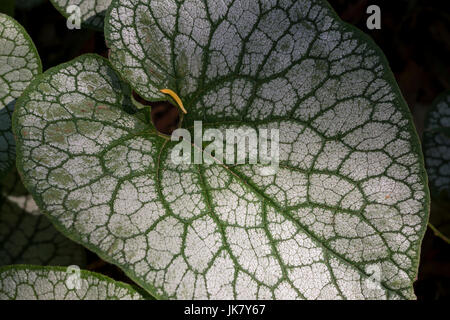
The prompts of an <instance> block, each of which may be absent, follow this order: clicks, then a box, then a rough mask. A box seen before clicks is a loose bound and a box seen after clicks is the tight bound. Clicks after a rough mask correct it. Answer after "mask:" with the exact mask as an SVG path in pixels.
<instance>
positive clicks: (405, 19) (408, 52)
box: [0, 0, 450, 300]
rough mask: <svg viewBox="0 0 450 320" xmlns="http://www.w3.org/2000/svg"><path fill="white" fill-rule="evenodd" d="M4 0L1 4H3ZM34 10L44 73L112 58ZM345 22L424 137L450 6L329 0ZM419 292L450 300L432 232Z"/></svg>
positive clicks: (440, 213)
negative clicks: (374, 16)
mask: <svg viewBox="0 0 450 320" xmlns="http://www.w3.org/2000/svg"><path fill="white" fill-rule="evenodd" d="M0 1H2V0H0ZM42 1H43V3H42V4H41V5H39V6H37V7H35V8H32V9H24V8H22V9H21V8H16V10H15V18H16V19H17V20H18V21H19V22H20V23H21V24H22V25H23V26H24V27H25V29H26V30H27V31H28V33H29V34H30V35H31V37H32V39H33V41H34V42H35V44H36V46H37V49H38V52H39V54H40V56H41V59H42V62H43V67H44V70H46V69H48V68H50V67H53V66H55V65H58V64H60V63H62V62H66V61H68V60H71V59H72V58H74V57H76V56H79V55H81V54H83V53H88V52H96V53H98V54H101V55H104V56H106V55H107V48H106V47H105V44H104V39H103V34H102V33H100V32H94V31H90V30H84V29H82V30H69V29H67V27H66V19H65V18H64V17H63V16H62V15H61V14H60V13H59V12H58V11H56V9H54V7H53V6H52V5H51V4H50V3H49V1H48V0H42ZM329 3H330V4H331V6H332V7H333V8H334V9H335V11H336V12H337V13H338V15H339V16H340V17H341V18H342V19H343V20H344V21H346V22H348V23H351V24H353V25H355V26H357V27H358V28H359V29H361V30H362V31H364V32H365V33H367V34H369V35H370V36H371V37H372V38H373V39H374V40H375V42H376V43H377V44H378V46H379V47H380V48H381V49H382V50H383V52H384V53H385V55H386V57H387V59H388V61H389V63H390V66H391V69H392V71H393V73H394V75H395V77H396V79H397V82H398V84H399V86H400V89H401V91H402V93H403V96H404V97H405V99H406V101H407V102H408V105H409V107H410V109H411V112H412V114H413V117H414V122H415V125H416V128H417V131H418V133H419V135H420V136H422V132H423V127H424V119H425V115H426V112H427V110H428V109H429V108H430V106H431V102H432V101H433V99H434V98H435V97H436V96H437V95H438V94H440V93H441V92H443V91H444V90H448V89H450V63H449V59H450V10H449V8H450V6H449V1H438V0H395V1H394V0H390V1H387V0H386V1H381V0H380V1H372V0H329ZM371 4H376V5H378V6H379V7H380V8H381V29H380V30H368V29H367V27H366V20H367V18H368V16H369V15H368V14H367V13H366V8H367V7H368V6H369V5H371ZM449 209H450V205H449V204H448V203H446V202H442V201H440V200H439V201H436V200H435V199H433V201H432V205H431V220H432V221H437V222H438V224H439V227H440V226H444V227H445V224H448V225H450V223H449V222H450V219H448V220H446V219H447V217H448V216H449ZM88 260H89V261H88V263H89V264H88V267H87V268H88V269H90V270H93V271H97V272H102V273H104V274H106V275H109V276H110V277H112V278H115V279H117V280H122V281H125V282H131V281H130V280H129V279H127V277H126V276H125V275H124V273H123V272H122V271H121V270H119V269H118V268H116V267H115V266H113V265H110V264H108V263H106V262H104V261H102V260H101V259H100V258H98V257H97V256H96V255H95V254H93V253H88ZM415 291H416V295H417V298H418V299H419V300H434V299H449V298H450V244H449V243H447V242H445V241H444V240H443V239H442V238H440V237H438V236H436V235H435V234H434V233H433V232H432V231H431V230H430V228H428V230H427V233H426V235H425V239H424V241H423V245H422V251H421V262H420V268H419V276H418V280H417V282H416V283H415Z"/></svg>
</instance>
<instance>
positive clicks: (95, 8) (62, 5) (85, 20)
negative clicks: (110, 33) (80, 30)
mask: <svg viewBox="0 0 450 320" xmlns="http://www.w3.org/2000/svg"><path fill="white" fill-rule="evenodd" d="M50 1H51V2H52V3H53V5H54V6H55V8H56V9H58V11H59V12H61V14H62V15H63V16H65V17H70V16H71V14H73V13H74V12H75V11H70V12H68V9H69V8H70V6H73V5H75V6H78V7H79V9H80V14H81V17H80V18H81V22H82V24H83V25H84V26H87V27H90V28H92V29H96V30H101V31H103V21H104V20H105V12H106V10H107V9H108V7H109V5H110V4H111V1H112V0H50Z"/></svg>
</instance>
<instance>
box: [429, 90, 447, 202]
mask: <svg viewBox="0 0 450 320" xmlns="http://www.w3.org/2000/svg"><path fill="white" fill-rule="evenodd" d="M423 152H424V155H425V161H426V166H427V173H428V179H429V183H430V189H431V191H432V192H433V194H435V195H436V196H437V195H439V194H440V193H441V192H447V194H449V193H448V192H449V190H450V91H449V92H445V93H443V94H441V95H440V96H439V97H437V98H436V99H435V100H434V101H433V105H432V107H431V109H430V111H429V112H428V117H427V120H426V124H425V131H424V134H423Z"/></svg>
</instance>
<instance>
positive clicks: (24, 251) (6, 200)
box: [0, 170, 86, 266]
mask: <svg viewBox="0 0 450 320" xmlns="http://www.w3.org/2000/svg"><path fill="white" fill-rule="evenodd" d="M0 243H1V246H0V265H8V264H37V265H60V266H68V265H72V264H75V265H78V266H84V265H85V263H86V252H85V249H84V248H83V247H82V246H80V245H78V244H75V243H74V242H72V241H71V240H69V239H67V238H66V237H64V236H63V235H62V234H61V233H60V232H59V231H57V230H56V229H55V228H54V227H53V225H52V224H51V223H50V221H49V220H48V219H47V217H45V216H44V215H42V214H41V213H40V211H39V209H38V207H37V205H36V203H35V202H34V200H33V198H32V197H31V195H29V194H28V193H27V192H26V191H25V188H24V187H23V185H22V182H21V180H20V177H19V175H18V174H17V172H16V171H15V170H14V171H13V172H12V173H10V174H9V175H8V176H7V178H5V181H3V183H2V191H1V196H0Z"/></svg>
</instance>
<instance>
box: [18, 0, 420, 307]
mask: <svg viewBox="0 0 450 320" xmlns="http://www.w3.org/2000/svg"><path fill="white" fill-rule="evenodd" d="M105 21H106V22H105V23H106V27H105V30H106V38H107V43H108V45H109V46H110V48H111V55H110V58H111V61H112V64H113V66H114V68H113V67H112V66H111V65H110V63H109V62H107V61H105V60H104V59H101V58H100V57H98V56H93V55H85V56H82V57H79V58H77V59H75V60H72V61H71V62H69V63H67V64H63V65H60V66H58V67H56V68H54V69H51V70H49V71H47V72H46V73H45V74H43V75H42V76H39V77H38V78H37V79H36V80H35V81H33V83H32V84H31V86H30V89H29V90H28V91H27V93H26V94H25V95H23V96H22V97H21V99H20V100H19V102H18V108H17V110H16V112H15V117H14V130H15V134H16V138H17V143H18V146H19V147H18V149H19V157H18V167H19V171H20V172H21V173H22V174H23V177H24V182H25V185H26V186H27V187H28V188H29V190H30V191H31V192H32V194H33V197H34V199H35V200H36V202H37V203H38V205H39V206H40V208H41V209H42V210H43V211H45V212H46V213H48V216H49V218H50V219H51V220H52V222H54V223H55V224H56V225H57V226H58V229H60V230H61V231H62V232H63V233H64V234H65V235H67V236H68V237H70V238H72V239H75V240H77V241H78V242H80V243H82V244H83V245H85V246H86V247H88V248H89V249H90V250H92V251H94V252H96V253H98V254H99V255H100V256H101V257H102V258H104V259H105V260H106V261H108V262H111V263H114V264H116V265H117V266H119V267H120V268H121V269H122V270H123V271H124V272H125V273H126V274H127V275H128V276H129V277H130V278H131V279H133V280H134V281H136V282H137V283H138V284H139V285H141V286H142V287H143V288H145V289H146V290H147V291H148V292H150V293H151V294H152V295H154V296H156V297H158V298H170V299H192V298H193V299H224V298H229V299H293V298H299V299H343V298H347V299H412V298H414V297H415V296H414V293H413V288H412V283H413V281H414V280H415V279H416V276H417V267H418V259H419V249H420V244H421V240H422V238H423V234H424V232H425V229H426V222H427V218H428V207H429V196H428V188H427V185H426V174H425V168H424V166H423V163H422V160H421V155H420V143H419V139H418V137H417V134H416V132H415V130H414V127H413V125H412V123H411V120H410V119H411V115H410V114H409V110H408V108H407V106H406V104H405V102H404V100H403V98H402V96H401V94H400V92H399V90H398V87H397V85H396V83H395V80H394V78H393V76H392V73H391V71H390V70H389V67H388V64H387V62H386V60H385V58H384V57H383V56H382V55H381V53H380V51H379V49H378V48H377V47H376V46H375V45H374V43H373V42H372V41H371V40H370V39H369V38H368V37H366V36H365V35H364V34H362V33H361V32H360V31H358V30H357V29H355V28H353V27H351V26H349V25H347V24H344V23H343V22H342V21H340V19H338V17H337V16H336V15H335V13H334V12H333V11H332V10H331V9H330V7H329V6H328V5H327V4H326V3H325V2H324V1H302V2H300V1H283V2H280V3H279V4H277V5H276V6H274V5H272V4H271V3H269V2H266V1H262V2H256V1H253V2H248V1H240V0H236V1H234V2H231V3H229V4H225V3H221V5H218V4H217V2H213V1H206V2H205V1H194V0H191V1H183V2H180V1H147V0H119V1H114V2H113V7H112V8H111V10H110V11H109V14H108V16H107V17H106V20H105ZM138 39H139V41H138ZM114 70H118V72H119V73H120V76H121V77H123V79H125V80H127V81H128V82H129V83H130V84H131V86H132V89H133V90H135V91H136V93H137V94H138V95H139V96H141V97H142V98H143V99H145V100H148V101H161V100H167V97H166V96H165V95H164V94H163V93H161V92H160V90H161V89H171V90H173V91H174V92H176V93H177V95H178V96H179V97H180V98H181V100H182V101H183V104H184V106H185V107H186V109H187V110H188V113H187V115H186V116H185V117H184V120H183V127H185V128H189V129H191V128H192V125H193V124H194V121H196V120H202V121H203V122H204V125H205V127H209V128H216V129H219V130H226V129H229V128H245V127H254V128H256V129H258V130H259V129H267V128H276V129H278V130H279V131H280V145H281V147H280V168H279V169H280V170H279V171H278V172H276V173H275V174H274V175H271V176H266V175H262V174H261V170H260V169H261V168H260V166H259V165H253V164H243V165H233V166H226V165H224V164H223V163H214V164H202V165H199V164H183V165H178V164H175V163H174V162H172V161H171V152H172V150H173V149H174V148H175V143H173V142H171V141H170V140H169V139H168V137H164V136H162V135H159V134H158V133H157V132H155V130H154V128H153V127H152V125H151V124H150V123H149V122H148V121H146V120H145V118H143V117H142V113H141V112H137V111H136V110H134V109H133V108H132V107H130V105H129V101H130V89H129V88H128V89H126V88H127V86H125V85H123V84H122V83H121V80H120V79H121V78H120V77H119V75H116V74H115V72H114ZM124 89H126V91H123V90H124ZM31 137H32V138H31ZM197 147H198V148H201V147H202V146H200V145H197ZM36 159H39V161H36Z"/></svg>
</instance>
